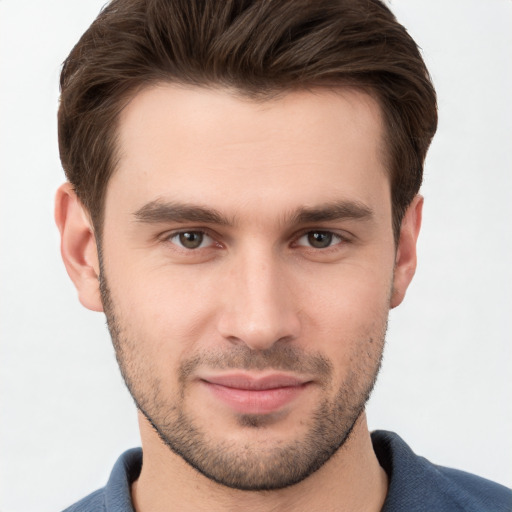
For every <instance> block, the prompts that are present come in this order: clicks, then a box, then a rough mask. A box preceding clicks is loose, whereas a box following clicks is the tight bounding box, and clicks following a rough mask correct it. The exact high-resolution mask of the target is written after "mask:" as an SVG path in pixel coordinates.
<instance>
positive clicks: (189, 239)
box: [170, 231, 212, 249]
mask: <svg viewBox="0 0 512 512" xmlns="http://www.w3.org/2000/svg"><path fill="white" fill-rule="evenodd" d="M170 241H171V242H172V243H174V244H176V245H179V246H181V247H183V248H184V249H199V248H201V247H204V246H205V245H209V244H211V243H212V239H211V238H210V237H209V236H208V235H207V234H206V233H203V232H202V231H182V232H181V233H177V234H175V235H174V236H173V237H171V239H170Z"/></svg>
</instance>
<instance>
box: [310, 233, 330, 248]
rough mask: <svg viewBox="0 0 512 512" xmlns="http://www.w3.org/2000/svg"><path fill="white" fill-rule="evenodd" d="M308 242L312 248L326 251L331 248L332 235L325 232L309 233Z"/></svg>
mask: <svg viewBox="0 0 512 512" xmlns="http://www.w3.org/2000/svg"><path fill="white" fill-rule="evenodd" d="M308 242H309V243H310V244H311V246H312V247H316V248H317V249H325V248H326V247H329V246H330V245H331V242H332V233H326V232H325V231H314V232H313V233H309V235H308Z"/></svg>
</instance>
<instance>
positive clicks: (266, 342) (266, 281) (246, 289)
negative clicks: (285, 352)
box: [219, 243, 300, 350]
mask: <svg viewBox="0 0 512 512" xmlns="http://www.w3.org/2000/svg"><path fill="white" fill-rule="evenodd" d="M237 252H238V254H237V255H236V256H234V257H233V261H232V264H231V268H230V271H229V275H228V283H227V284H226V287H225V290H224V294H225V296H224V299H225V300H224V308H223V311H222V314H221V320H220V325H219V327H220V331H221V334H222V335H223V336H224V337H226V338H229V339H230V340H231V341H236V342H243V343H245V344H246V345H247V346H249V347H250V348H252V349H254V350H264V349H267V348H270V347H271V346H272V345H273V344H274V343H275V342H277V341H280V340H290V339H293V338H295V337H296V336H297V335H298V332H299V329H300V323H299V319H298V316H297V314H296V312H295V311H294V305H293V304H294V301H293V295H292V293H291V291H290V283H288V282H287V281H288V278H287V272H286V271H285V269H284V268H283V267H284V265H283V261H282V260H281V259H280V258H279V256H278V255H277V254H276V253H275V251H274V250H273V248H272V247H268V246H266V245H265V244H262V243H252V244H247V246H246V247H244V248H241V249H240V250H239V251H237Z"/></svg>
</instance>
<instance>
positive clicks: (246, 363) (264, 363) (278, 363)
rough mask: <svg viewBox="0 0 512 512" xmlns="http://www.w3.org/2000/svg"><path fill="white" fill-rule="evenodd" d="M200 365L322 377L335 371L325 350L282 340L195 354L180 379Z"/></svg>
mask: <svg viewBox="0 0 512 512" xmlns="http://www.w3.org/2000/svg"><path fill="white" fill-rule="evenodd" d="M200 367H206V368H210V369H216V370H260V371H261V370H281V371H287V372H293V373H298V374H307V375H316V376H319V377H322V379H328V378H329V377H330V376H331V374H332V371H333V365H332V363H331V362H330V361H329V360H328V359H327V358H326V357H325V356H323V355H322V354H319V353H309V352H305V351H304V350H301V349H299V348H297V347H292V346H289V345H285V344H279V343H276V344H274V345H273V346H272V347H270V348H268V349H265V350H252V349H250V348H249V347H247V345H242V344H241V345H237V346H234V347H233V348H231V349H229V350H222V351H221V350H218V351H209V352H203V353H200V354H197V355H194V356H192V357H191V358H189V359H186V360H185V361H183V362H182V363H181V365H180V370H179V374H180V380H183V381H184V380H186V379H187V378H188V377H189V376H190V375H193V374H194V373H195V372H196V370H197V369H198V368H200Z"/></svg>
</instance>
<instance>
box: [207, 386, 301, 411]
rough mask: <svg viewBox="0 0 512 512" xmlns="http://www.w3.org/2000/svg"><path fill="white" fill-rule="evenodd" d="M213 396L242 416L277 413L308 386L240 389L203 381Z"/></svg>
mask: <svg viewBox="0 0 512 512" xmlns="http://www.w3.org/2000/svg"><path fill="white" fill-rule="evenodd" d="M203 383H204V384H205V385H206V386H207V387H208V389H209V390H210V391H211V393H213V395H214V396H215V397H216V398H218V399H220V400H221V401H222V402H224V403H225V404H227V405H228V406H229V407H231V408H232V409H234V410H235V411H236V412H238V413H241V414H270V413H272V412H277V411H278V410H279V409H281V408H283V407H284V406H285V405H287V404H289V403H290V402H291V401H292V400H294V399H295V398H296V397H297V396H298V395H300V394H301V393H302V392H303V391H304V389H305V388H306V386H307V383H306V384H302V385H299V386H286V387H282V388H272V389H239V388H229V387H226V386H221V385H219V384H213V383H211V382H206V381H203Z"/></svg>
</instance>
